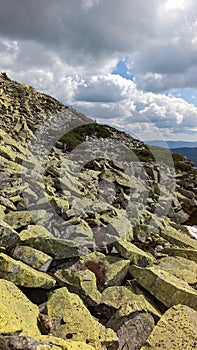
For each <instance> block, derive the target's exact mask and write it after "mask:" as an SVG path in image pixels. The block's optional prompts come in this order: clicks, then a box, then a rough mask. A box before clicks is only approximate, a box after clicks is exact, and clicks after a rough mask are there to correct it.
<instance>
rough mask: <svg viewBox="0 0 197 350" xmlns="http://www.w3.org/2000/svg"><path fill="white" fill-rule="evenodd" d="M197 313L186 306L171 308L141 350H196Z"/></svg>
mask: <svg viewBox="0 0 197 350" xmlns="http://www.w3.org/2000/svg"><path fill="white" fill-rule="evenodd" d="M196 332H197V312H196V311H195V310H193V309H191V308H190V307H188V306H185V305H176V306H173V307H171V308H170V309H169V310H167V311H166V312H165V314H164V315H163V316H162V317H161V319H160V320H159V322H158V323H157V325H156V327H155V328H154V329H153V331H152V333H151V334H150V336H149V337H148V339H147V340H146V343H145V345H144V346H143V347H142V348H141V350H157V349H162V350H163V349H165V350H172V349H173V350H180V349H188V350H192V349H196V346H197V336H196Z"/></svg>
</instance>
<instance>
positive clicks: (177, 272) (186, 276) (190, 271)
mask: <svg viewBox="0 0 197 350" xmlns="http://www.w3.org/2000/svg"><path fill="white" fill-rule="evenodd" d="M157 265H158V266H159V267H160V268H161V269H162V270H165V271H167V272H169V273H171V274H172V275H173V276H176V277H178V278H180V279H181V280H183V281H185V282H187V283H189V284H194V285H195V284H197V264H196V263H195V262H194V261H190V260H187V259H185V258H181V257H170V256H167V257H164V258H162V259H159V260H158V262H157Z"/></svg>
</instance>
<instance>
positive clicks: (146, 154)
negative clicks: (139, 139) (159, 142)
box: [133, 148, 154, 163]
mask: <svg viewBox="0 0 197 350" xmlns="http://www.w3.org/2000/svg"><path fill="white" fill-rule="evenodd" d="M133 151H134V153H135V154H136V156H137V157H138V159H139V160H140V161H141V162H145V163H146V162H149V161H152V160H154V156H153V154H152V152H151V151H150V149H149V148H135V149H133Z"/></svg>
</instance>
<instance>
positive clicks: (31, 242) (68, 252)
mask: <svg viewBox="0 0 197 350" xmlns="http://www.w3.org/2000/svg"><path fill="white" fill-rule="evenodd" d="M20 238H21V240H22V241H23V244H24V245H28V246H30V247H32V248H35V249H38V250H41V251H42V252H44V253H46V254H48V255H50V256H52V257H54V258H55V259H62V258H70V257H76V256H78V255H79V252H78V248H77V247H76V246H74V245H73V243H72V241H68V240H64V239H58V238H55V237H53V235H52V234H51V233H50V232H49V231H48V230H46V229H45V228H44V227H42V226H38V225H35V226H34V225H30V228H29V229H27V230H23V231H21V233H20Z"/></svg>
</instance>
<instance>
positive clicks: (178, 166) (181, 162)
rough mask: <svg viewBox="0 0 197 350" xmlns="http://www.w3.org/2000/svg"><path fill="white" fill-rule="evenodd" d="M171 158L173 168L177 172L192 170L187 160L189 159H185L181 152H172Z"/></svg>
mask: <svg viewBox="0 0 197 350" xmlns="http://www.w3.org/2000/svg"><path fill="white" fill-rule="evenodd" d="M172 158H173V161H174V167H175V170H176V171H177V172H181V171H192V170H193V166H192V164H191V163H190V162H189V160H187V158H186V157H184V156H182V155H181V154H178V153H172Z"/></svg>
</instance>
